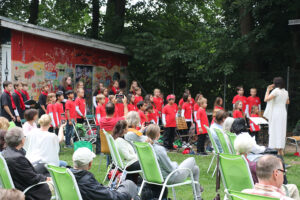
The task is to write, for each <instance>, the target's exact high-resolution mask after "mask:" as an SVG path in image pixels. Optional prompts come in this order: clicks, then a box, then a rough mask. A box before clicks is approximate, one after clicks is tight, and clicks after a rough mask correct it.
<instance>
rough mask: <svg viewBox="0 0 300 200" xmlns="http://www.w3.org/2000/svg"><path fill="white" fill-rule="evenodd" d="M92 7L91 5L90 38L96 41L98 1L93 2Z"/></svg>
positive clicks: (97, 33)
mask: <svg viewBox="0 0 300 200" xmlns="http://www.w3.org/2000/svg"><path fill="white" fill-rule="evenodd" d="M92 5H93V12H92V13H93V21H92V38H94V39H98V36H99V17H100V11H99V0H93V1H92Z"/></svg>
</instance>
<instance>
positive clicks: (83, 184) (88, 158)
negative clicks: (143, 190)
mask: <svg viewBox="0 0 300 200" xmlns="http://www.w3.org/2000/svg"><path fill="white" fill-rule="evenodd" d="M95 157H96V155H95V154H94V153H93V152H92V151H91V150H89V149H88V148H86V147H82V148H79V149H77V150H76V151H75V152H74V154H73V165H74V168H72V169H71V171H72V172H73V174H74V176H75V178H76V181H77V184H78V187H79V190H80V193H81V196H82V198H83V200H95V199H97V200H131V199H136V200H138V199H139V197H138V190H137V186H136V185H135V184H134V183H133V182H132V181H130V180H125V181H123V182H122V183H121V184H120V186H119V187H118V189H117V190H111V189H110V188H109V187H105V186H103V185H102V184H100V183H99V182H98V181H97V180H96V179H95V177H94V175H93V174H92V173H91V172H89V171H88V170H90V169H91V167H92V163H93V159H94V158H95Z"/></svg>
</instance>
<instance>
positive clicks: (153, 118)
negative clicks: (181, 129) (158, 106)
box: [146, 104, 159, 124]
mask: <svg viewBox="0 0 300 200" xmlns="http://www.w3.org/2000/svg"><path fill="white" fill-rule="evenodd" d="M146 113H147V114H146V118H147V123H152V124H158V121H159V114H158V111H157V110H155V109H154V108H153V106H152V105H151V104H149V105H147V108H146Z"/></svg>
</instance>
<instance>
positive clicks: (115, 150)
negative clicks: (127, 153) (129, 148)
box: [103, 129, 142, 186]
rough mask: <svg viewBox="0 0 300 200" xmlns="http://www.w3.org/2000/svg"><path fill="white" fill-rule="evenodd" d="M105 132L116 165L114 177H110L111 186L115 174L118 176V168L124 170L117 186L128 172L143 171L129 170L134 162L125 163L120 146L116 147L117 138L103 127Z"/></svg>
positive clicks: (139, 171) (138, 171)
mask: <svg viewBox="0 0 300 200" xmlns="http://www.w3.org/2000/svg"><path fill="white" fill-rule="evenodd" d="M103 132H104V134H105V137H106V140H107V144H108V147H109V151H110V155H111V157H112V164H113V165H114V166H115V170H114V172H113V175H112V177H111V178H110V181H109V184H108V185H109V186H110V185H111V184H112V182H113V180H114V178H115V176H116V173H117V170H121V171H122V175H121V177H120V179H119V181H118V183H117V186H118V185H119V184H120V182H121V180H123V179H125V178H126V175H127V174H136V173H141V172H142V170H136V171H127V170H126V169H127V167H129V166H130V165H131V164H133V163H132V162H129V163H127V165H124V163H123V160H122V158H121V156H120V153H119V151H118V148H117V147H116V144H115V140H114V138H113V137H112V136H111V134H109V133H108V132H107V131H105V130H104V129H103Z"/></svg>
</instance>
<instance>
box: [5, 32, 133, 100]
mask: <svg viewBox="0 0 300 200" xmlns="http://www.w3.org/2000/svg"><path fill="white" fill-rule="evenodd" d="M11 46H12V76H13V77H12V80H13V81H25V82H27V83H28V85H29V93H30V96H32V97H33V99H36V100H37V99H38V96H39V94H40V88H41V86H42V85H43V84H44V83H47V84H48V85H49V87H50V89H51V91H56V90H57V88H58V86H59V85H60V83H61V80H62V79H63V77H64V76H71V77H73V80H75V73H76V72H75V67H76V66H78V65H82V66H83V65H89V66H92V67H93V73H92V76H93V77H92V88H95V86H96V85H97V84H98V83H99V82H102V83H104V84H105V86H106V87H110V86H111V84H112V81H113V80H114V75H115V74H118V75H119V76H120V79H124V80H126V67H127V63H128V60H127V56H126V55H121V54H116V53H112V52H108V51H102V50H98V49H93V48H88V47H83V46H79V45H75V44H71V43H66V42H61V41H58V40H53V39H48V38H44V37H39V36H35V35H31V34H27V33H23V32H19V31H13V30H12V34H11ZM74 87H75V85H74Z"/></svg>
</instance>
